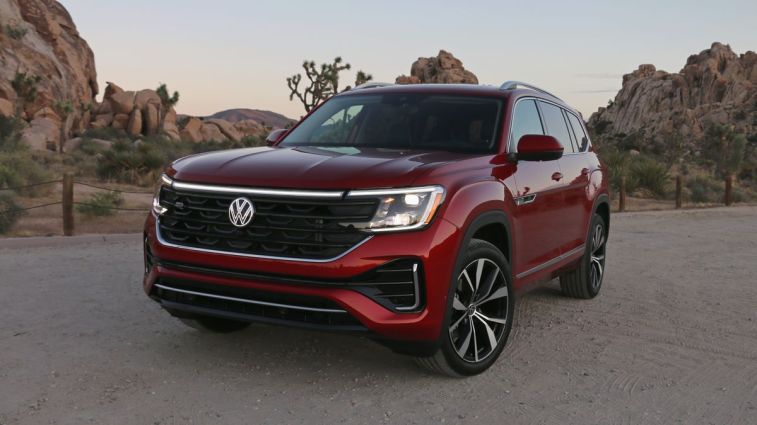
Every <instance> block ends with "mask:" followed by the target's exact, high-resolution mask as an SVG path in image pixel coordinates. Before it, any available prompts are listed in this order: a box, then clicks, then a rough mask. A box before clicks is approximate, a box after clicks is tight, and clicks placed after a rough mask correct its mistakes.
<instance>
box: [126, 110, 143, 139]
mask: <svg viewBox="0 0 757 425" xmlns="http://www.w3.org/2000/svg"><path fill="white" fill-rule="evenodd" d="M126 133H128V134H129V136H132V137H136V136H139V135H140V134H142V112H141V111H140V110H139V109H134V110H132V111H131V114H130V115H129V123H128V124H127V125H126Z"/></svg>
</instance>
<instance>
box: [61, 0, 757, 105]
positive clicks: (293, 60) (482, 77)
mask: <svg viewBox="0 0 757 425" xmlns="http://www.w3.org/2000/svg"><path fill="white" fill-rule="evenodd" d="M61 3H62V4H63V5H64V6H65V7H66V8H67V9H68V11H69V12H70V13H71V15H72V16H73V19H74V22H75V23H76V25H77V28H78V30H79V32H80V34H81V35H82V37H84V39H85V40H87V41H88V42H89V45H90V47H91V48H92V50H93V51H94V53H95V63H96V65H97V74H98V80H99V83H100V96H101V95H102V92H103V90H104V88H105V82H106V81H113V82H115V83H116V84H118V85H119V86H121V87H123V88H124V89H126V90H139V89H143V88H155V87H157V86H158V84H159V83H166V84H168V87H169V89H171V90H178V91H179V92H180V95H181V98H180V101H179V104H178V105H177V110H178V112H179V113H184V114H191V115H209V114H212V113H214V112H217V111H220V110H224V109H229V108H254V109H266V110H272V111H275V112H279V113H283V114H285V115H287V116H289V117H292V118H298V117H299V116H301V115H302V114H303V113H304V109H303V107H302V105H301V104H300V103H299V102H298V101H297V99H296V98H295V100H294V101H290V100H289V89H288V88H287V86H286V77H288V76H291V75H292V74H295V73H297V72H300V71H301V65H302V62H303V60H305V59H308V60H314V61H316V62H317V63H322V62H330V61H331V60H332V59H333V58H334V57H335V56H341V57H342V58H343V59H344V60H345V61H346V62H348V63H350V64H351V65H352V70H351V71H345V72H344V73H343V74H342V80H340V84H341V85H342V86H344V85H347V84H349V85H352V83H353V82H354V74H355V72H356V71H357V70H364V71H366V72H368V73H370V74H372V75H373V77H374V80H375V81H384V82H394V79H395V78H396V77H397V76H398V75H400V74H409V73H410V66H411V64H412V63H413V61H415V60H416V59H417V58H418V57H421V56H423V57H429V56H436V54H437V53H438V51H439V50H440V49H444V50H447V51H449V52H451V53H452V54H454V55H455V56H456V57H457V58H458V59H460V60H462V62H463V65H464V66H465V68H466V69H468V70H470V71H472V72H473V73H474V74H476V75H477V76H478V79H479V82H480V83H482V84H493V85H500V84H501V83H502V82H504V81H506V80H519V81H526V82H530V83H533V84H536V85H538V86H540V87H543V88H544V89H546V90H549V91H551V92H553V93H555V94H556V95H558V96H559V97H561V98H562V99H563V100H565V101H566V102H567V103H569V104H570V105H572V106H574V107H575V108H577V109H579V110H580V111H581V112H582V113H583V115H584V117H585V118H588V116H589V115H590V114H591V113H592V112H595V111H596V110H597V108H598V107H600V106H604V105H606V104H607V101H608V100H609V99H611V98H613V97H614V96H615V94H616V93H617V91H618V90H619V89H620V86H621V82H622V80H621V79H622V75H623V74H626V73H629V72H631V71H633V70H634V69H636V68H637V67H638V65H640V64H643V63H651V64H654V65H655V66H657V68H658V69H663V70H666V71H669V72H677V71H679V70H680V69H681V68H682V67H683V65H684V64H685V62H686V58H687V57H688V56H689V55H691V54H694V53H698V52H700V51H702V50H704V49H707V48H709V46H710V45H711V44H712V42H714V41H720V42H723V43H726V44H730V45H731V47H732V48H733V49H734V50H735V51H736V53H743V52H745V51H747V50H757V29H755V28H757V1H755V0H749V1H739V0H720V1H699V0H689V1H672V0H670V1H663V0H657V1H646V0H637V1H633V2H629V1H611V0H605V1H596V2H589V1H580V0H570V1H545V0H542V1H538V0H531V1H506V0H501V1H484V0H468V1H465V2H460V1H454V2H453V1H443V0H436V1H420V0H419V1H412V0H404V1H394V0H389V1H381V2H377V1H374V2H361V1H346V0H345V1H337V0H334V1H329V0H319V1H300V0H287V1H283V0H279V1H254V0H247V1H243V0H215V1H208V0H204V1H200V0H160V1H156V0H130V1H105V0H62V1H61Z"/></svg>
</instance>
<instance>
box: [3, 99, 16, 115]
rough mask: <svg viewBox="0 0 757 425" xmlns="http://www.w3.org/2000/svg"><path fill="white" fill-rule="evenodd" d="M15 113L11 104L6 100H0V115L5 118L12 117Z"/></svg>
mask: <svg viewBox="0 0 757 425" xmlns="http://www.w3.org/2000/svg"><path fill="white" fill-rule="evenodd" d="M14 113H15V108H14V107H13V102H11V101H10V100H8V99H0V115H2V116H5V117H12V116H13V114H14Z"/></svg>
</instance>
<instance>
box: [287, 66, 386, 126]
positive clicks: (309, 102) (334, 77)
mask: <svg viewBox="0 0 757 425" xmlns="http://www.w3.org/2000/svg"><path fill="white" fill-rule="evenodd" d="M302 68H303V69H304V70H305V76H306V77H307V79H308V81H309V83H308V86H307V87H304V88H303V89H302V91H300V87H299V85H300V83H301V82H302V74H295V75H292V76H291V77H289V78H287V86H288V87H289V90H290V91H291V93H290V94H289V100H293V99H294V98H295V97H297V99H299V100H300V102H302V105H303V106H304V107H305V111H306V112H310V111H311V110H312V109H313V108H314V107H315V106H316V105H318V104H319V103H321V102H322V101H323V100H325V99H327V98H329V97H330V96H333V95H335V94H336V93H339V73H340V72H341V71H344V70H349V69H350V68H351V66H350V64H348V63H344V64H342V58H341V57H339V56H337V57H336V58H334V61H333V62H332V63H330V64H327V63H324V64H321V67H320V69H318V68H316V66H315V62H313V61H305V62H303V63H302ZM372 78H373V77H372V76H370V75H368V74H366V73H365V72H363V71H358V73H357V78H356V81H355V84H356V85H358V84H362V83H365V82H367V81H369V80H371V79H372ZM349 89H350V87H349V86H347V88H346V89H345V90H349Z"/></svg>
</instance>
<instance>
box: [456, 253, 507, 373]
mask: <svg viewBox="0 0 757 425" xmlns="http://www.w3.org/2000/svg"><path fill="white" fill-rule="evenodd" d="M509 296H510V294H509V293H508V287H507V280H506V278H505V275H504V274H503V273H502V270H501V269H500V267H499V266H498V265H497V263H495V262H494V261H492V260H489V259H487V258H479V259H477V260H474V261H472V262H470V263H469V264H468V265H467V266H465V268H463V271H462V272H461V273H460V275H459V276H458V278H457V287H456V288H455V295H454V299H453V300H452V318H451V320H450V326H449V337H450V340H451V342H452V346H453V348H454V349H455V352H457V355H458V356H459V357H460V358H461V359H462V360H464V361H466V362H471V363H478V362H481V361H483V360H485V359H486V358H487V357H489V356H490V355H491V354H492V353H493V352H494V351H495V350H496V348H497V346H498V345H499V343H500V341H501V340H502V336H503V334H504V331H505V328H506V324H507V320H508V314H509V313H510V312H509V301H508V297H509Z"/></svg>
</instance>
